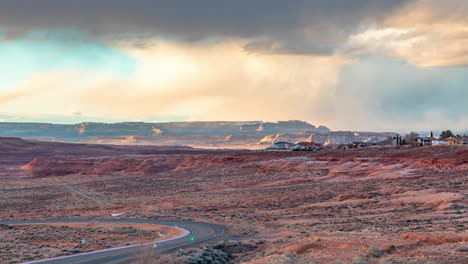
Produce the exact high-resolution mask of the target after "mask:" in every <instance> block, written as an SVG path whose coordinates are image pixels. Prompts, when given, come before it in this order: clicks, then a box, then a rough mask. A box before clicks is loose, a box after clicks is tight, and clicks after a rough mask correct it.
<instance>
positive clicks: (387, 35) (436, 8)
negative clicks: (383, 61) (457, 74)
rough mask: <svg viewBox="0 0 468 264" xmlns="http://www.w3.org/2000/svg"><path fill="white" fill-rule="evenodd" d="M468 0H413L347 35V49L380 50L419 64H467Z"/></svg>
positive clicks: (421, 65) (353, 50)
mask: <svg viewBox="0 0 468 264" xmlns="http://www.w3.org/2000/svg"><path fill="white" fill-rule="evenodd" d="M467 29H468V2H467V1H462V0H446V1H435V0H417V1H413V2H410V3H409V4H407V5H405V6H403V7H401V8H400V9H397V10H396V11H394V12H393V13H391V14H389V15H388V16H387V17H386V19H385V20H384V22H382V23H381V24H379V25H378V26H377V27H373V28H368V29H367V30H365V31H361V32H358V33H356V34H353V35H351V36H350V38H349V40H348V43H347V45H346V48H345V49H346V51H347V52H348V53H368V52H373V53H381V54H386V55H387V56H392V57H398V58H403V59H405V60H407V61H409V62H410V63H412V64H413V65H416V66H420V67H433V66H466V65H468V30H467Z"/></svg>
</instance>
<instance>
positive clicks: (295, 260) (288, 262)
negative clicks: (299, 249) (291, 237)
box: [274, 251, 309, 264]
mask: <svg viewBox="0 0 468 264" xmlns="http://www.w3.org/2000/svg"><path fill="white" fill-rule="evenodd" d="M308 263H309V262H307V261H306V260H304V259H302V258H300V257H299V256H298V255H297V254H296V253H293V252H289V251H288V252H285V253H284V254H283V255H282V256H281V259H280V260H279V261H278V262H274V264H308Z"/></svg>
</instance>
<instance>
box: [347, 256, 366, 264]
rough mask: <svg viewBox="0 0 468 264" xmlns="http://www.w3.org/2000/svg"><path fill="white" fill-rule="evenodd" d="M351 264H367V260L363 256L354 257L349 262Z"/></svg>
mask: <svg viewBox="0 0 468 264" xmlns="http://www.w3.org/2000/svg"><path fill="white" fill-rule="evenodd" d="M351 263H352V264H368V263H369V262H368V261H367V258H366V257H364V256H355V257H354V258H353V260H352V262H351Z"/></svg>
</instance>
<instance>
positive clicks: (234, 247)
mask: <svg viewBox="0 0 468 264" xmlns="http://www.w3.org/2000/svg"><path fill="white" fill-rule="evenodd" d="M213 248H214V249H218V250H221V251H223V252H226V253H229V254H238V253H244V252H249V251H252V250H254V249H256V248H258V246H257V245H255V244H251V243H246V242H242V241H228V242H220V243H218V244H217V245H215V246H214V247H213Z"/></svg>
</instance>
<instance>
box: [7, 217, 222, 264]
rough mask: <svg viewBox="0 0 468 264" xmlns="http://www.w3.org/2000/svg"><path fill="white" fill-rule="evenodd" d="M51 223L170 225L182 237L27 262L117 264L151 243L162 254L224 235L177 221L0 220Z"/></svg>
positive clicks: (215, 228)
mask: <svg viewBox="0 0 468 264" xmlns="http://www.w3.org/2000/svg"><path fill="white" fill-rule="evenodd" d="M53 223H142V224H154V225H162V226H170V227H176V228H179V229H182V230H183V231H184V232H183V234H182V235H180V236H178V237H174V238H169V239H166V240H162V241H156V242H151V243H146V244H139V245H130V246H126V247H119V248H112V249H105V250H98V251H93V252H88V253H81V254H76V255H71V256H63V257H58V258H53V259H45V260H39V261H33V262H27V263H30V264H31V263H41V264H119V263H131V261H132V260H133V259H134V258H135V257H136V256H137V255H138V251H139V250H140V249H141V248H142V247H144V246H146V245H151V244H155V243H156V244H157V247H156V248H154V249H153V250H154V252H164V251H167V250H171V249H175V248H180V247H184V246H188V245H191V244H194V243H201V242H205V241H207V240H210V239H213V238H215V237H220V236H222V235H223V234H224V232H225V230H224V228H223V227H221V226H218V225H213V224H208V223H199V222H192V221H181V220H153V219H50V220H19V221H0V224H7V225H8V224H53ZM189 235H191V236H195V239H196V240H195V242H191V241H190V239H189Z"/></svg>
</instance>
